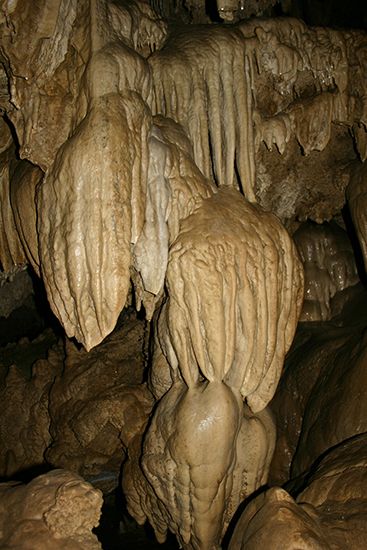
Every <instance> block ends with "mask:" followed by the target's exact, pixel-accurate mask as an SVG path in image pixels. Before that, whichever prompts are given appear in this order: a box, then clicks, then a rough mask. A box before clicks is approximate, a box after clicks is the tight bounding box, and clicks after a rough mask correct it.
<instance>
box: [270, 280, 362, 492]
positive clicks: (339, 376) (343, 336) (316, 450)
mask: <svg viewBox="0 0 367 550" xmlns="http://www.w3.org/2000/svg"><path fill="white" fill-rule="evenodd" d="M365 306H366V294H365V291H364V290H363V289H362V288H361V287H356V288H355V289H354V295H352V301H351V303H350V304H349V305H348V306H347V307H345V309H344V312H343V314H342V315H340V316H339V317H337V318H335V320H334V321H333V322H330V323H328V324H321V323H310V324H307V323H305V324H304V325H302V326H301V327H300V328H299V330H298V333H297V335H296V338H295V341H294V344H293V347H292V349H291V351H290V353H289V355H288V357H287V361H286V365H285V371H284V373H283V375H282V378H281V381H280V384H279V387H278V390H277V393H276V395H275V397H274V400H273V402H272V404H271V408H272V410H273V412H274V414H275V417H276V419H277V430H278V438H277V444H276V448H275V455H274V459H273V463H272V467H271V474H270V481H271V482H272V483H275V484H283V483H284V482H286V481H287V480H288V479H289V478H290V477H294V476H298V475H300V474H302V473H303V472H305V471H307V470H308V469H309V468H310V466H311V465H312V463H313V462H314V461H315V460H317V459H318V457H319V456H320V455H322V454H323V453H324V452H325V451H327V450H328V449H330V448H331V447H333V446H334V445H336V444H338V443H341V442H342V441H344V440H345V439H348V438H350V437H352V436H354V435H356V434H358V433H362V432H364V431H366V430H367V423H366V422H367V410H366V399H365V387H366V384H365V382H364V380H365V378H366V368H365V362H366V336H365V326H366V316H365ZM291 474H292V475H291Z"/></svg>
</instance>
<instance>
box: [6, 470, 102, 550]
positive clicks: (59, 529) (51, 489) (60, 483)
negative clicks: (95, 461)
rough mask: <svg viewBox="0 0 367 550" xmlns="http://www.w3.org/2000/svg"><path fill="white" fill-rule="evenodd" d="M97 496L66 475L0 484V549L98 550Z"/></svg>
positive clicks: (57, 472) (99, 501) (99, 498)
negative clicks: (95, 533)
mask: <svg viewBox="0 0 367 550" xmlns="http://www.w3.org/2000/svg"><path fill="white" fill-rule="evenodd" d="M101 506H102V494H101V492H100V491H98V490H96V489H93V487H92V486H91V485H90V484H89V483H86V482H85V481H84V480H83V479H82V478H81V477H79V476H77V475H75V474H72V473H71V472H67V471H66V470H54V471H52V472H49V473H48V474H44V475H41V476H39V477H37V478H35V479H34V480H32V481H31V482H30V483H28V485H21V484H19V483H14V482H8V483H2V484H0V544H1V547H2V548H7V549H9V550H10V549H14V550H15V549H17V550H40V549H41V548H42V549H43V550H99V549H101V548H102V546H101V545H100V543H99V542H98V539H97V537H96V536H95V535H94V534H93V533H92V529H93V528H94V527H96V526H97V525H98V522H99V517H100V513H101Z"/></svg>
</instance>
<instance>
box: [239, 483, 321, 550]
mask: <svg viewBox="0 0 367 550" xmlns="http://www.w3.org/2000/svg"><path fill="white" fill-rule="evenodd" d="M262 548H272V549H274V550H283V549H289V550H291V549H292V550H293V549H295V548H297V550H298V549H299V550H329V549H331V546H329V544H328V541H327V539H326V537H324V536H323V532H322V529H321V526H320V525H319V523H318V521H317V520H315V518H313V517H312V516H309V515H308V514H307V511H305V510H303V509H302V508H301V507H299V506H297V504H296V502H295V501H294V500H293V498H292V497H291V496H290V495H289V494H288V493H287V492H286V491H285V490H283V489H280V488H278V487H274V488H272V489H269V490H268V491H267V492H266V493H262V494H261V495H259V496H258V497H256V498H255V499H254V500H253V501H252V502H251V503H250V504H249V505H248V506H247V507H246V509H245V511H244V512H243V513H242V515H241V516H240V519H239V520H238V523H237V524H236V527H235V530H234V532H233V535H232V537H231V541H230V544H229V547H228V550H245V549H246V550H260V549H262Z"/></svg>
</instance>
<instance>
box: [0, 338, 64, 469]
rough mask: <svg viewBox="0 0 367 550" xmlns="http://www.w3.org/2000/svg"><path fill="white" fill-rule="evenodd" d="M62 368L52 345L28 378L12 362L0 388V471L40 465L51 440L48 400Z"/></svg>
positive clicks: (60, 354)
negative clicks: (45, 357)
mask: <svg viewBox="0 0 367 550" xmlns="http://www.w3.org/2000/svg"><path fill="white" fill-rule="evenodd" d="M61 371H62V350H60V348H59V347H58V346H55V347H54V348H53V349H51V350H50V352H49V354H48V359H47V360H46V359H41V360H39V361H37V362H36V363H35V364H34V365H33V368H32V376H31V379H30V380H29V379H27V377H26V375H25V374H24V373H22V372H21V370H20V369H19V368H18V367H17V366H16V365H13V366H11V367H10V368H9V372H8V374H7V376H6V378H5V380H4V385H3V387H2V388H1V389H0V410H1V413H0V417H1V420H0V439H1V446H0V471H1V476H2V477H5V476H6V477H9V476H12V475H14V474H16V473H17V474H18V473H20V472H21V471H22V470H29V469H32V468H37V467H39V466H41V465H42V464H44V462H45V458H44V453H45V451H46V449H47V447H48V446H49V445H50V443H51V436H50V433H49V425H50V417H49V410H48V399H49V393H50V389H51V386H52V384H53V383H54V380H55V378H56V376H57V374H58V373H60V372H61Z"/></svg>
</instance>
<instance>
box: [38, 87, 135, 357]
mask: <svg viewBox="0 0 367 550" xmlns="http://www.w3.org/2000/svg"><path fill="white" fill-rule="evenodd" d="M136 107H138V110H136ZM131 109H133V110H134V113H135V114H134V123H135V124H137V125H138V127H139V128H141V126H142V124H143V120H144V116H145V111H144V106H143V105H141V103H139V102H138V104H137V103H136V101H135V99H134V97H133V96H130V98H126V99H125V100H124V99H123V98H121V96H119V95H117V94H112V95H111V94H110V95H105V96H103V97H101V98H98V99H96V100H94V101H93V105H92V107H91V109H90V111H89V113H88V115H87V117H86V118H85V119H84V120H83V122H82V123H81V125H80V126H79V127H78V129H77V130H76V132H75V133H74V135H73V137H72V138H71V139H70V140H69V141H68V142H66V144H65V145H64V146H63V147H62V148H61V149H60V150H59V152H58V155H57V157H56V159H55V162H54V165H53V167H52V169H51V170H50V171H49V172H48V173H47V175H46V177H45V180H44V181H43V183H42V186H41V189H40V193H39V197H38V206H37V210H38V212H39V220H38V232H39V244H40V250H39V254H40V261H41V266H42V277H43V280H44V282H45V286H46V290H47V294H48V299H49V302H50V305H51V308H52V310H53V311H54V313H55V314H56V315H57V317H58V318H59V319H60V320H61V322H62V324H63V326H64V328H65V331H66V333H67V335H68V336H69V337H72V336H76V338H77V339H78V340H79V341H80V342H82V343H83V344H84V346H85V347H86V349H90V348H91V347H93V346H95V345H96V344H98V343H99V342H101V341H102V340H103V338H104V337H105V336H106V335H107V334H109V333H110V332H111V331H112V329H113V328H114V326H115V324H116V321H117V317H118V315H119V314H120V312H121V310H122V309H123V307H124V305H125V303H126V300H127V294H128V290H129V285H130V262H131V259H130V241H131V224H132V219H131V208H132V207H131V185H132V180H133V169H134V163H135V158H136V157H137V158H139V150H141V149H140V145H138V144H137V143H136V141H134V140H133V139H131V135H130V131H129V128H130V129H131V132H134V127H133V126H131V124H134V123H133V122H132V121H131V120H130V115H129V114H128V113H129V110H131ZM127 140H128V143H130V144H131V149H130V148H129V147H127V146H126V141H127ZM140 141H141V137H140V138H139V142H140ZM66 182H67V183H66Z"/></svg>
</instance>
